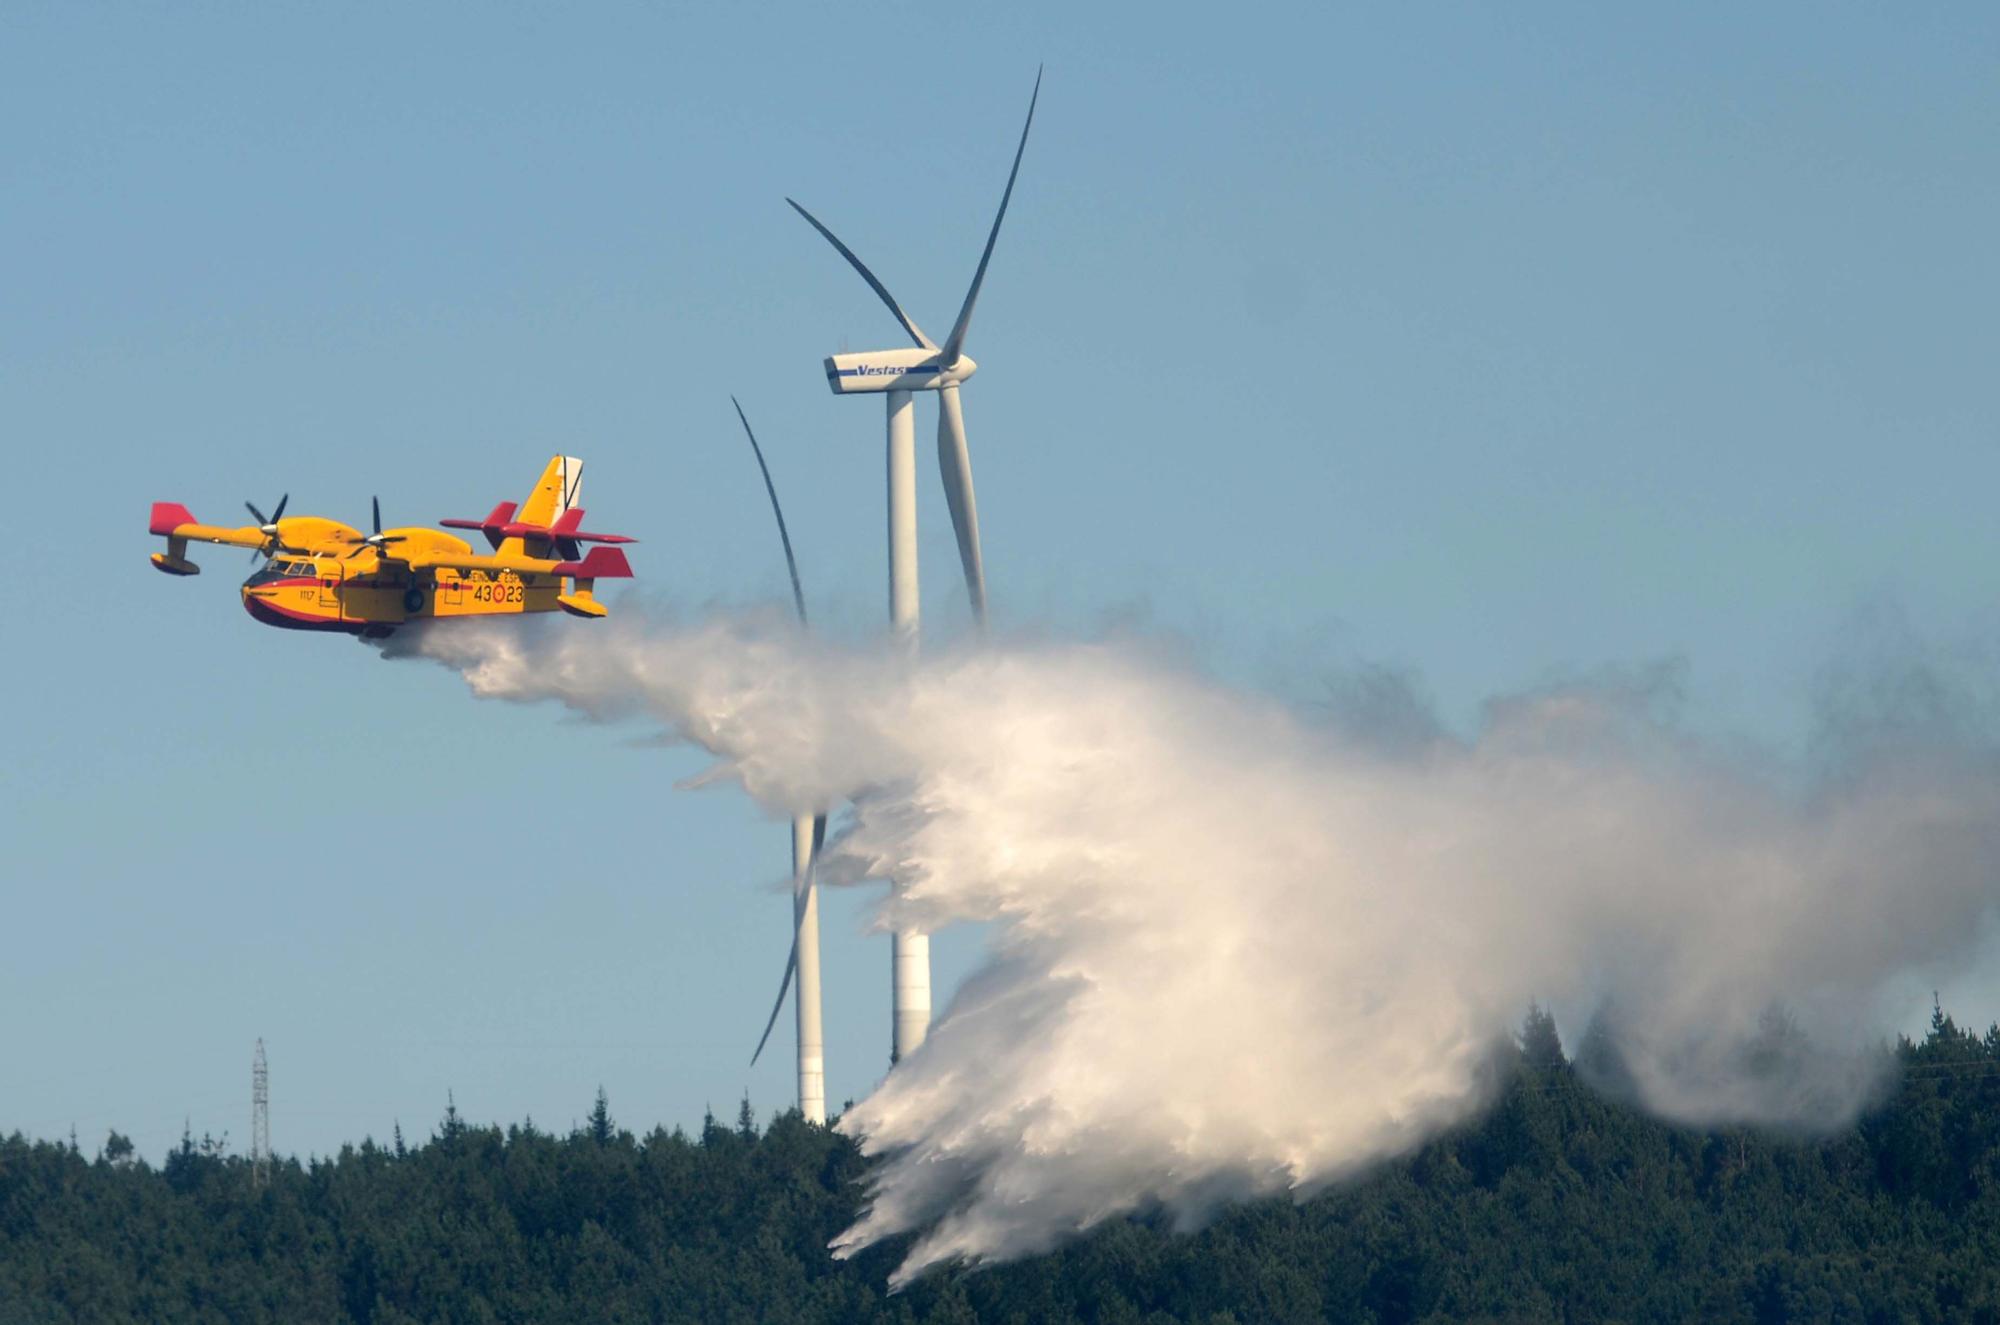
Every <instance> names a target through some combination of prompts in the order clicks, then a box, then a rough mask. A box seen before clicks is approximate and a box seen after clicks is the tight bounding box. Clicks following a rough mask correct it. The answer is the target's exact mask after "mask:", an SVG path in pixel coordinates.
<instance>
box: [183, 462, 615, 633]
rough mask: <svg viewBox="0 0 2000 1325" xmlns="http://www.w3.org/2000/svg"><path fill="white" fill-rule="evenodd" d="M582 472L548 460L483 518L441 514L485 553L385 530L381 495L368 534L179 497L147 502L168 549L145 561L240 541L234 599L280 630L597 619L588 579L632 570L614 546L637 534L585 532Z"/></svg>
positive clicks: (435, 532) (425, 533) (446, 538)
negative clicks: (519, 495)
mask: <svg viewBox="0 0 2000 1325" xmlns="http://www.w3.org/2000/svg"><path fill="white" fill-rule="evenodd" d="M582 477H583V462H582V461H581V460H578V459H577V458H575V457H574V456H561V455H559V456H555V457H554V458H552V459H551V460H550V461H549V463H548V467H547V468H546V469H544V470H543V471H542V477H541V479H540V480H539V481H538V482H537V483H536V484H535V490H534V492H532V493H531V494H530V495H529V497H528V500H527V501H526V502H523V503H521V504H520V505H518V506H517V505H516V504H515V503H513V502H501V503H500V504H499V505H497V506H495V507H494V508H493V511H492V513H491V514H489V515H488V516H487V517H486V518H485V519H483V520H445V521H442V522H441V523H442V524H443V525H445V526H446V527H447V528H453V529H477V530H479V531H480V532H481V533H482V534H484V535H485V537H486V541H487V543H488V545H489V546H490V547H491V549H492V551H491V553H490V554H488V553H476V552H474V551H473V549H472V545H471V544H469V543H467V542H466V541H465V540H464V539H462V538H459V537H458V536H457V535H455V534H448V533H445V532H444V531H443V530H442V529H424V528H407V529H389V530H384V529H383V528H382V510H381V504H380V503H379V502H377V503H376V504H375V509H374V529H373V532H372V533H368V534H363V533H362V532H361V531H360V530H358V529H355V528H353V527H352V526H350V525H345V524H342V523H340V522H339V521H338V520H328V519H323V518H321V517H319V516H313V515H300V516H293V517H292V518H290V519H286V518H285V517H284V511H285V503H284V502H283V501H280V502H279V503H278V506H277V509H276V510H275V511H274V512H273V514H272V518H270V519H269V520H266V519H265V518H264V516H263V514H262V512H260V511H258V509H257V508H256V507H255V506H250V507H249V510H250V513H251V515H252V516H254V517H256V519H257V523H256V524H253V525H242V526H239V527H236V528H228V527H225V526H221V525H205V524H202V523H201V522H200V521H198V520H196V519H195V518H194V515H193V513H192V512H190V511H189V510H188V508H187V507H185V506H182V505H181V504H179V503H178V502H164V501H163V502H154V503H153V512H152V519H151V522H150V524H149V525H148V531H149V532H151V533H152V534H154V535H156V536H158V537H161V538H164V539H166V540H167V550H166V551H165V552H155V553H153V555H152V562H153V567H154V569H156V570H159V571H162V572H164V573H165V574H168V575H197V574H200V572H201V567H199V566H197V565H195V564H194V563H193V562H192V561H189V560H188V557H187V545H188V544H189V543H190V542H195V543H220V544H222V545H224V546H228V547H242V548H248V549H250V554H251V557H252V559H253V560H254V559H255V558H256V557H257V556H259V555H260V554H261V555H262V557H263V558H264V561H263V564H262V565H261V566H259V567H258V568H257V569H256V571H255V572H254V573H253V574H252V575H251V576H250V578H249V579H247V580H245V581H244V582H243V590H242V592H243V606H244V608H245V610H247V611H248V612H249V613H250V615H251V616H253V617H255V618H257V620H259V621H261V622H263V623H264V624H265V625H270V626H278V627H280V628H283V629H286V630H325V631H339V632H343V633H346V634H352V635H364V636H368V637H371V638H379V637H381V636H384V635H388V634H390V633H391V632H393V631H394V630H395V629H396V627H398V626H401V625H405V624H407V623H409V622H411V621H422V620H446V619H450V618H454V617H474V616H506V615H518V614H521V613H526V612H552V611H556V610H558V609H560V610H562V611H564V612H567V613H569V614H570V615H571V616H578V617H585V618H597V617H602V616H604V615H606V609H605V607H604V605H603V604H602V603H600V602H598V601H597V597H596V585H597V581H599V580H613V579H618V580H623V579H630V578H631V577H632V567H631V565H630V563H628V562H627V561H626V560H625V552H624V550H623V548H622V547H621V546H618V545H620V544H625V543H631V542H634V541H636V540H634V539H631V538H627V537H625V536H624V535H622V534H597V533H589V532H586V531H585V530H584V529H583V508H582V507H581V506H579V505H577V493H578V490H579V488H580V485H581V481H582ZM246 505H247V503H246ZM593 543H594V544H597V545H598V546H595V547H591V548H590V549H589V550H588V552H586V551H585V550H584V545H585V544H593ZM565 582H567V583H568V586H569V587H568V591H567V592H565V591H564V584H565Z"/></svg>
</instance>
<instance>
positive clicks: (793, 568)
mask: <svg viewBox="0 0 2000 1325" xmlns="http://www.w3.org/2000/svg"><path fill="white" fill-rule="evenodd" d="M729 403H730V404H732V405H735V406H736V417H737V418H738V419H741V420H742V421H743V435H744V436H746V437H748V438H749V439H750V451H751V454H753V455H755V456H756V457H757V468H758V470H759V471H761V472H762V473H763V475H764V491H765V492H767V493H769V494H770V497H771V514H773V515H775V516H777V517H778V541H779V542H781V543H783V544H784V545H785V569H786V570H788V571H790V572H791V575H792V603H793V604H794V605H795V606H796V607H797V608H798V609H799V624H800V625H802V626H803V625H805V624H806V591H805V590H804V589H801V588H800V587H799V563H798V559H797V558H796V557H794V556H793V555H792V536H791V534H790V533H789V532H787V531H786V529H785V510H784V507H782V506H780V505H778V488H777V485H776V484H774V483H773V482H771V467H770V466H769V465H767V464H765V463H764V448H763V447H761V446H759V445H757V434H756V433H754V432H751V431H750V420H749V419H748V418H746V417H744V414H743V406H742V404H741V403H739V402H738V401H737V399H736V397H734V396H731V397H730V398H729ZM793 956H794V957H796V956H797V954H796V953H794V954H793ZM783 998H784V995H783V994H782V993H780V995H779V1001H781V1002H782V1001H783ZM767 1033H768V1032H767ZM752 1061H753V1062H754V1061H755V1060H754V1059H753V1060H752Z"/></svg>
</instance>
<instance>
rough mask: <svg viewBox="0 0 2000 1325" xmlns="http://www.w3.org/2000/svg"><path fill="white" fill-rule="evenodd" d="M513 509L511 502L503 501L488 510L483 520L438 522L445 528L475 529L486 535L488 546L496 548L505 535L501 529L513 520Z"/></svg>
mask: <svg viewBox="0 0 2000 1325" xmlns="http://www.w3.org/2000/svg"><path fill="white" fill-rule="evenodd" d="M514 511H515V506H514V503H513V502H510V501H503V502H501V503H500V504H499V505H497V506H495V507H494V508H493V509H492V510H491V511H488V512H487V514H486V518H485V519H484V520H440V521H438V523H439V524H441V525H443V526H444V527H445V528H446V529H477V530H479V531H481V532H482V533H484V534H485V535H486V542H487V545H488V546H490V547H496V548H497V547H499V546H500V540H501V539H503V538H505V537H506V535H505V534H504V533H502V532H501V531H502V530H504V529H505V528H506V527H507V525H508V523H509V522H510V521H512V520H513V518H514Z"/></svg>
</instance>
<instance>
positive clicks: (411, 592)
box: [242, 531, 562, 635]
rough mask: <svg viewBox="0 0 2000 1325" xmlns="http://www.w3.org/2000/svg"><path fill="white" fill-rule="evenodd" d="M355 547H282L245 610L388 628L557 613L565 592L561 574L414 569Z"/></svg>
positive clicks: (361, 631) (247, 585)
mask: <svg viewBox="0 0 2000 1325" xmlns="http://www.w3.org/2000/svg"><path fill="white" fill-rule="evenodd" d="M423 532H426V533H429V534H430V535H431V537H432V538H440V539H442V538H449V536H448V535H440V534H438V533H436V532H435V531H423ZM450 541H451V542H452V543H460V540H458V539H455V538H453V539H450ZM460 546H461V547H463V546H464V545H463V544H462V543H460ZM350 553H353V548H352V547H338V548H329V549H324V550H320V549H314V550H312V551H305V552H294V551H281V552H278V553H276V554H275V555H273V556H272V558H271V559H270V560H269V561H267V562H265V563H264V565H263V566H262V567H260V568H259V569H258V571H257V573H256V574H254V575H252V576H251V577H250V578H249V579H247V580H245V581H243V589H242V594H243V607H244V609H245V610H246V611H248V612H249V613H250V615H251V616H253V617H255V618H256V619H257V620H259V621H261V622H263V623H264V624H265V625H267V626H277V627H279V628H281V629H284V630H334V631H345V632H347V633H349V634H355V635H386V634H388V633H389V632H390V631H393V630H394V629H395V628H396V627H397V626H400V625H403V624H405V623H407V622H410V621H416V620H422V619H425V618H442V617H462V616H499V615H511V614H516V613H522V612H553V611H555V610H556V609H557V607H558V606H559V604H558V603H557V602H556V599H557V597H558V596H559V595H560V594H561V593H562V577H561V576H559V575H535V574H524V573H521V572H517V571H481V570H470V571H459V570H452V569H450V568H448V567H437V568H435V569H431V570H425V571H421V572H411V571H407V570H404V569H402V568H401V567H400V566H396V565H394V563H391V564H390V565H388V566H385V565H384V564H383V563H382V560H381V559H380V558H379V557H377V556H376V555H375V553H374V552H373V551H372V550H364V551H362V552H361V553H359V554H358V555H344V554H350Z"/></svg>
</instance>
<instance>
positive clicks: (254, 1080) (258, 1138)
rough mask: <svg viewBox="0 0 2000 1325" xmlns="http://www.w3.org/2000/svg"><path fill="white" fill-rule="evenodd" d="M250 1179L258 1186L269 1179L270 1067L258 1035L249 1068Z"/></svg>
mask: <svg viewBox="0 0 2000 1325" xmlns="http://www.w3.org/2000/svg"><path fill="white" fill-rule="evenodd" d="M250 1180H251V1182H253V1183H254V1184H256V1185H257V1186H259V1187H262V1186H263V1185H264V1184H265V1183H267V1182H269V1181H270V1180H271V1069H270V1068H269V1067H267V1066H266V1065H265V1063H264V1041H263V1039H262V1037H259V1039H258V1041H257V1058H256V1061H255V1062H254V1063H252V1065H251V1068H250Z"/></svg>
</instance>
